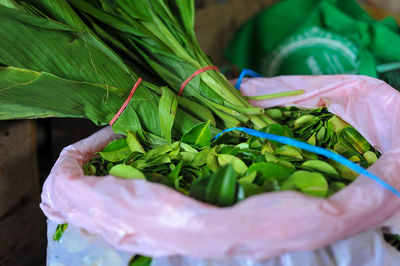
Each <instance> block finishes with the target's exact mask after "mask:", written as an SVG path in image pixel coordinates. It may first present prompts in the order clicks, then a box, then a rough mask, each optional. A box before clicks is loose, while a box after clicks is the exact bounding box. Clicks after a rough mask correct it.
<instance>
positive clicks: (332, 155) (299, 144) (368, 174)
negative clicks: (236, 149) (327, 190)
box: [213, 127, 400, 197]
mask: <svg viewBox="0 0 400 266" xmlns="http://www.w3.org/2000/svg"><path fill="white" fill-rule="evenodd" d="M233 130H238V131H242V132H245V133H247V134H249V135H252V136H255V137H260V138H265V139H269V140H274V141H277V142H280V143H283V144H287V145H291V146H294V147H297V148H300V149H302V150H306V151H310V152H313V153H316V154H319V155H322V156H325V157H327V158H329V159H332V160H335V161H336V162H338V163H341V164H343V165H344V166H346V167H348V168H350V169H352V170H354V171H356V172H357V173H359V174H363V175H365V176H366V177H368V178H370V179H372V180H374V181H375V182H377V183H378V184H380V185H381V186H382V187H384V188H386V189H387V190H389V191H391V192H392V193H393V194H395V195H396V196H398V197H400V192H399V191H398V190H397V189H395V188H394V187H393V186H391V185H389V184H388V183H386V182H385V181H384V180H382V179H380V178H379V177H377V176H376V175H374V174H373V173H371V172H369V171H367V170H366V169H364V168H363V167H361V166H359V165H358V164H355V163H353V162H352V161H350V160H348V159H346V158H345V157H343V156H341V155H339V154H336V153H334V152H331V151H329V150H326V149H324V148H321V147H317V146H313V145H310V144H308V143H305V142H301V141H298V140H295V139H292V138H288V137H284V136H278V135H273V134H269V133H265V132H261V131H258V130H254V129H250V128H246V127H232V128H228V129H226V130H224V131H222V132H220V133H219V134H218V135H216V136H215V137H214V138H213V140H216V139H217V138H219V137H220V136H221V135H222V134H223V133H226V132H229V131H233Z"/></svg>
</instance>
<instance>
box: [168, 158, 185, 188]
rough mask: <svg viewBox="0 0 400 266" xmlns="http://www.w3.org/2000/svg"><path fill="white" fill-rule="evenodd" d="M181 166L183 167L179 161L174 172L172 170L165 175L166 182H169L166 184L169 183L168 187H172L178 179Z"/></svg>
mask: <svg viewBox="0 0 400 266" xmlns="http://www.w3.org/2000/svg"><path fill="white" fill-rule="evenodd" d="M182 166H183V162H182V161H180V162H179V163H178V164H177V165H176V166H175V168H174V170H172V171H171V172H170V173H169V174H168V175H167V178H168V180H169V181H168V182H169V185H173V184H174V182H175V180H176V179H178V177H179V175H180V173H181V170H182Z"/></svg>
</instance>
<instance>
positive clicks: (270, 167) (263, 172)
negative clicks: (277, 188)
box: [247, 162, 294, 181]
mask: <svg viewBox="0 0 400 266" xmlns="http://www.w3.org/2000/svg"><path fill="white" fill-rule="evenodd" d="M252 172H257V174H258V175H259V176H261V177H262V178H264V179H267V180H278V181H282V180H285V179H286V178H288V177H289V176H290V175H292V174H293V173H294V170H293V169H292V168H290V167H287V166H284V165H280V164H278V163H271V162H268V163H267V162H258V163H254V164H252V165H250V167H249V169H248V170H247V174H251V173H252Z"/></svg>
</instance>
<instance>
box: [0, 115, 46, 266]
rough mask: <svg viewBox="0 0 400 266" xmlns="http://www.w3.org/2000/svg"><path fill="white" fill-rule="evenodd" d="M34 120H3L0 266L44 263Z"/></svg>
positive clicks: (0, 126)
mask: <svg viewBox="0 0 400 266" xmlns="http://www.w3.org/2000/svg"><path fill="white" fill-rule="evenodd" d="M39 193H40V188H39V178H38V169H37V160H36V131H35V123H34V121H27V120H21V121H0V236H1V237H0V265H7V266H8V265H9V266H30V265H32V266H34V265H35V266H40V265H44V261H45V250H46V224H45V217H44V215H43V213H42V212H41V210H40V208H39Z"/></svg>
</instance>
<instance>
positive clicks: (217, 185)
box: [206, 165, 238, 207]
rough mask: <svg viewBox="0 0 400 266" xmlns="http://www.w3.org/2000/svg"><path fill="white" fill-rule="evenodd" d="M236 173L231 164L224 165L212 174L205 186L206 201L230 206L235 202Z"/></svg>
mask: <svg viewBox="0 0 400 266" xmlns="http://www.w3.org/2000/svg"><path fill="white" fill-rule="evenodd" d="M237 177H238V174H237V173H236V171H235V170H234V169H233V166H232V165H225V166H223V167H221V168H219V169H218V171H217V172H215V173H214V174H212V176H211V179H210V182H209V183H208V185H207V188H206V202H208V203H211V204H215V205H217V206H221V207H224V206H231V205H233V204H234V203H235V198H236V191H237V183H236V179H237Z"/></svg>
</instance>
